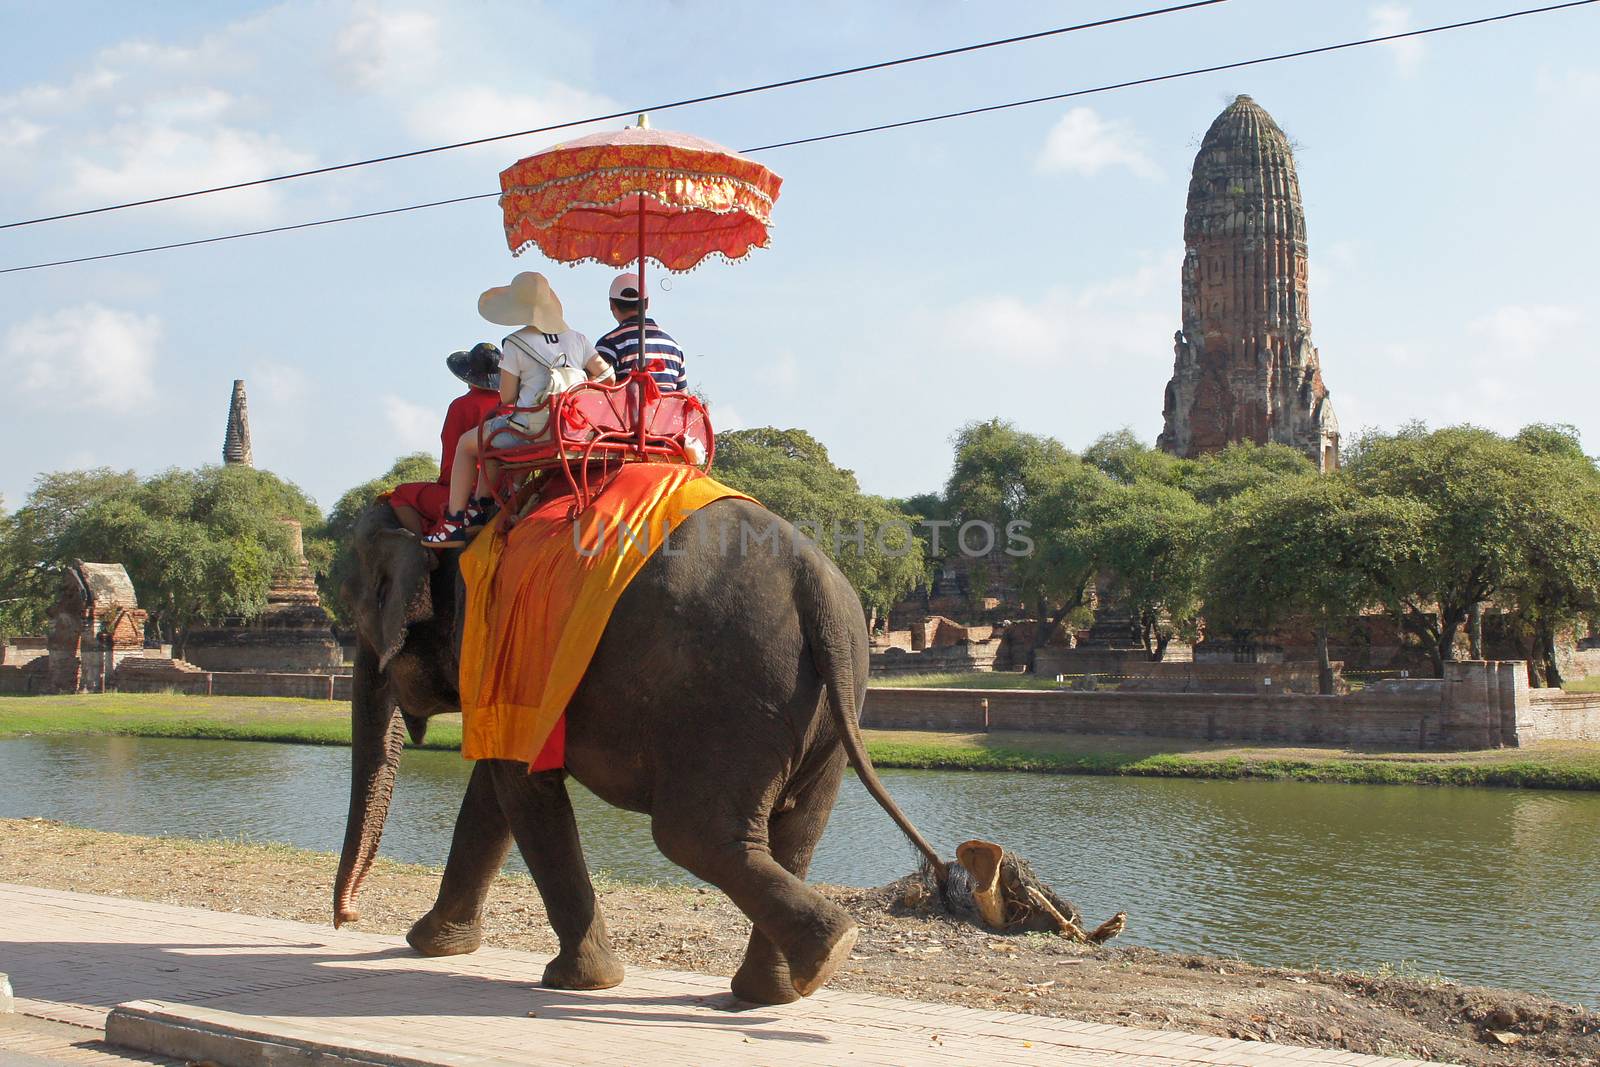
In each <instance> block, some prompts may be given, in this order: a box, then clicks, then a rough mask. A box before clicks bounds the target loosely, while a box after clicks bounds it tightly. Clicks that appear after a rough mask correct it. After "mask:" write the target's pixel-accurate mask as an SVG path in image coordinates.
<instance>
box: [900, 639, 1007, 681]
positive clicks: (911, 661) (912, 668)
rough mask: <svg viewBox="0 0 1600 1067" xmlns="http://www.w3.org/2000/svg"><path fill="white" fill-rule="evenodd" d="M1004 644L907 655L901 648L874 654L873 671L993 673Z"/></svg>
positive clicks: (983, 643) (926, 650)
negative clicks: (996, 659) (996, 658)
mask: <svg viewBox="0 0 1600 1067" xmlns="http://www.w3.org/2000/svg"><path fill="white" fill-rule="evenodd" d="M1001 644H1002V642H1001V640H1000V639H999V638H998V637H996V638H992V639H990V640H988V641H965V642H962V643H961V644H958V645H941V646H939V647H937V648H924V649H921V650H919V651H916V652H907V651H906V650H905V649H902V648H887V649H882V650H877V649H875V650H873V652H872V657H871V665H870V671H871V673H872V674H873V675H883V674H938V673H942V672H948V671H955V672H966V671H992V670H994V661H995V657H996V656H998V655H999V653H1000V647H1001Z"/></svg>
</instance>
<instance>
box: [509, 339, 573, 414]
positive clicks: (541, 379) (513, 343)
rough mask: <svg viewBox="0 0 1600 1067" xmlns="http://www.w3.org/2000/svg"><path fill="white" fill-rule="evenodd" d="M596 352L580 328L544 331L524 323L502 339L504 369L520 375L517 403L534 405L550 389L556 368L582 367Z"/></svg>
mask: <svg viewBox="0 0 1600 1067" xmlns="http://www.w3.org/2000/svg"><path fill="white" fill-rule="evenodd" d="M594 354H595V351H594V346H593V345H591V344H590V343H589V339H588V338H587V337H585V336H584V335H583V334H581V333H579V332H578V331H577V330H566V331H564V332H562V333H541V332H539V331H538V330H536V329H534V328H533V327H532V326H524V327H523V328H522V329H520V330H518V331H517V332H516V333H514V334H512V335H511V336H509V337H507V338H506V339H505V340H504V341H502V342H501V343H500V370H501V372H502V373H506V374H514V375H516V376H517V406H518V407H523V408H526V407H533V406H534V405H535V404H537V403H539V402H540V401H541V400H542V399H543V398H544V395H545V393H546V392H548V391H549V389H550V371H551V370H552V369H553V368H555V367H576V368H577V369H578V370H582V369H583V367H584V364H586V363H588V362H589V360H590V359H592V358H593V357H594Z"/></svg>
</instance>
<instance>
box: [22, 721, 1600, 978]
mask: <svg viewBox="0 0 1600 1067" xmlns="http://www.w3.org/2000/svg"><path fill="white" fill-rule="evenodd" d="M467 771H468V765H467V764H466V763H465V761H463V760H462V759H461V758H460V757H459V756H457V755H455V754H454V753H442V752H411V753H407V756H406V760H405V762H404V764H403V766H402V772H401V777H400V783H399V786H398V788H397V790H396V796H395V803H394V807H393V809H392V811H391V813H390V817H389V822H388V826H387V828H386V830H385V833H384V839H383V853H384V854H385V855H387V856H390V857H392V858H394V859H402V860H411V861H416V862H424V863H441V862H443V860H444V856H445V853H446V851H447V849H448V847H449V840H450V830H451V826H452V824H453V821H454V817H455V811H456V807H457V805H458V803H459V801H460V798H461V793H462V790H463V789H464V787H465V782H466V776H467ZM884 778H885V779H886V780H887V782H888V783H889V787H890V789H891V790H892V792H893V793H894V795H895V796H896V797H897V798H898V799H899V801H900V803H901V805H902V806H903V807H904V808H905V809H906V811H907V812H908V813H909V814H910V815H911V817H912V818H913V819H914V820H915V821H916V822H917V823H918V824H919V825H920V826H921V827H922V829H923V831H924V832H925V833H926V834H927V835H928V837H929V838H930V839H931V840H933V841H934V842H936V843H938V844H939V845H940V847H941V848H943V849H944V850H945V851H946V852H949V851H953V849H954V846H955V845H956V843H957V842H959V841H962V840H965V839H966V838H969V837H987V838H991V839H993V840H997V841H1001V842H1004V843H1005V844H1006V845H1007V846H1008V847H1011V848H1013V849H1015V850H1016V851H1017V852H1019V853H1021V854H1022V855H1024V856H1026V857H1028V858H1029V859H1030V860H1031V861H1032V862H1033V864H1034V866H1035V868H1036V869H1037V870H1038V871H1039V873H1040V874H1041V875H1042V876H1043V877H1044V878H1045V879H1046V880H1047V881H1049V882H1050V883H1052V884H1053V885H1055V886H1056V887H1057V888H1058V889H1060V890H1062V891H1063V892H1065V893H1066V894H1067V895H1069V896H1071V897H1072V898H1073V899H1074V900H1076V901H1077V902H1078V904H1079V905H1080V906H1081V907H1082V908H1083V909H1084V911H1085V912H1086V913H1087V914H1088V915H1089V917H1090V918H1091V919H1094V920H1096V921H1098V920H1099V919H1101V918H1103V917H1105V916H1106V915H1108V914H1110V913H1111V912H1112V911H1115V910H1117V909H1119V908H1126V909H1127V910H1128V911H1129V913H1130V915H1131V926H1130V934H1129V935H1127V936H1128V939H1129V940H1130V941H1134V942H1137V943H1140V944H1146V945H1151V946H1153V947H1156V948H1161V949H1166V950H1171V951H1180V952H1207V953H1219V954H1227V955H1238V956H1242V957H1245V958H1248V959H1254V960H1259V961H1263V962H1281V963H1296V964H1311V963H1319V962H1320V963H1326V964H1330V965H1336V966H1346V967H1349V966H1354V967H1368V968H1370V967H1376V966H1378V965H1380V964H1382V963H1397V962H1399V961H1402V960H1406V961H1410V962H1411V963H1413V964H1414V965H1415V966H1417V967H1420V968H1422V969H1425V970H1437V971H1440V972H1443V973H1444V974H1446V975H1449V976H1450V977H1453V978H1457V979H1460V980H1464V981H1478V982H1489V983H1494V984H1503V985H1511V986H1517V987H1521V988H1528V989H1540V990H1543V991H1546V992H1549V993H1551V994H1553V995H1556V996H1559V997H1562V998H1564V999H1568V1000H1583V1001H1587V1002H1589V1003H1597V1002H1600V932H1597V931H1600V888H1597V884H1596V882H1595V880H1594V878H1593V877H1592V871H1593V870H1594V869H1595V868H1596V866H1597V864H1600V839H1597V837H1596V834H1595V827H1596V825H1600V822H1597V820H1600V796H1596V795H1594V794H1585V793H1546V792H1531V791H1517V790H1473V789H1443V788H1420V787H1417V788H1413V787H1402V786H1349V785H1312V784H1302V783H1267V782H1199V781H1184V780H1170V781H1169V780H1159V779H1117V778H1083V777H1066V776H1062V777H1054V776H1048V775H1022V774H961V773H945V772H928V771H888V772H885V773H884ZM348 782H349V751H348V750H347V749H343V748H320V747H311V746H299V745H275V744H251V743H241V742H210V741H161V740H151V739H136V738H49V739H23V740H14V741H5V742H0V816H23V815H41V816H46V817H49V818H55V819H61V820H63V821H66V822H70V823H74V824H77V825H82V826H90V827H94V828H97V829H104V830H117V831H122V832H126V833H137V834H179V835H186V836H225V837H243V838H246V839H251V840H260V841H282V842H286V843H289V844H293V845H298V846H301V847H304V848H313V849H320V850H324V851H336V850H337V849H338V848H339V845H340V841H341V837H342V834H343V828H344V812H345V806H346V804H347V800H348V788H349V786H348ZM574 794H575V795H574V804H575V806H576V807H577V809H578V821H579V825H580V827H581V828H582V832H583V837H584V845H585V848H586V850H587V853H588V856H589V860H590V863H591V865H592V866H593V867H595V868H596V869H603V870H606V871H609V872H611V873H613V874H615V875H618V876H620V877H624V878H633V879H641V878H642V879H672V880H688V878H687V876H686V875H685V874H684V873H683V872H682V871H680V870H678V868H676V867H673V866H672V865H671V864H669V863H667V862H666V860H664V859H662V857H661V855H660V854H659V853H658V852H656V850H655V847H654V845H653V844H652V842H651V840H650V834H649V830H648V828H647V826H646V824H645V820H644V819H643V817H641V816H638V815H634V814H631V813H628V812H620V811H616V810H615V809H612V808H608V807H606V806H605V805H603V804H601V803H599V802H598V801H597V800H595V798H594V797H592V796H590V795H589V794H588V793H586V792H584V791H582V790H581V789H579V790H574ZM914 864H915V854H914V853H913V851H912V850H911V848H910V846H909V845H907V844H906V843H905V842H904V840H903V839H902V838H901V837H900V836H899V835H898V833H897V832H896V831H895V830H894V827H893V826H892V824H890V822H889V820H888V818H887V817H886V816H885V815H884V814H883V813H882V812H881V811H880V810H879V809H878V808H877V806H876V805H875V804H874V803H873V802H872V800H871V799H870V798H869V797H868V796H867V795H866V793H865V791H864V790H862V789H861V788H860V786H859V785H858V784H857V783H856V782H855V780H854V779H853V778H852V779H850V780H849V781H847V783H846V786H845V789H844V791H843V793H842V795H841V797H840V801H839V804H838V807H837V808H836V810H835V812H834V815H833V819H832V821H831V822H830V824H829V827H828V832H827V834H826V836H825V837H824V838H823V842H822V845H821V847H820V849H819V850H818V855H817V858H816V862H815V864H814V866H813V868H812V878H813V879H814V880H818V881H830V882H840V883H845V884H853V885H877V884H881V883H883V882H887V881H889V880H891V879H893V878H896V877H898V876H900V875H901V874H904V873H905V872H906V871H908V870H910V869H911V868H912V867H913V866H914Z"/></svg>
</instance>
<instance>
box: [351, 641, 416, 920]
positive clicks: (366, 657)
mask: <svg viewBox="0 0 1600 1067" xmlns="http://www.w3.org/2000/svg"><path fill="white" fill-rule="evenodd" d="M352 681H353V682H354V685H353V686H352V692H351V697H352V699H351V704H350V726H351V739H350V740H351V747H350V813H349V815H348V816H347V817H346V819H345V827H344V849H343V850H342V851H341V853H340V855H339V874H338V877H337V878H336V879H335V881H334V886H333V925H334V926H335V927H339V926H341V925H343V924H344V923H347V922H355V921H356V920H357V919H359V918H361V913H360V912H359V911H357V910H356V909H355V906H354V901H355V895H356V891H357V890H359V889H360V888H361V882H362V880H363V879H365V878H366V876H367V871H368V870H370V869H371V868H372V861H373V859H375V858H376V857H377V855H378V840H379V838H381V837H382V836H383V821H384V819H385V818H386V817H387V816H388V814H389V801H390V799H391V798H392V797H393V796H394V780H395V776H396V775H397V774H398V773H399V771H400V753H401V751H402V750H403V749H404V747H405V737H406V724H405V721H404V719H403V718H402V716H401V715H400V714H399V713H398V712H399V709H398V708H396V707H395V705H394V703H393V702H392V701H391V700H390V699H389V696H388V693H387V691H386V690H385V687H383V686H382V685H381V684H380V682H379V671H378V667H377V654H376V653H374V652H372V651H371V650H369V649H367V648H365V647H363V648H362V649H361V651H360V652H358V653H357V656H356V669H355V677H354V678H353V679H352Z"/></svg>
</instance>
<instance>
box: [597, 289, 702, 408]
mask: <svg viewBox="0 0 1600 1067" xmlns="http://www.w3.org/2000/svg"><path fill="white" fill-rule="evenodd" d="M649 306H650V301H649V300H646V301H645V307H646V308H647V309H648V308H649ZM611 314H612V315H613V316H615V317H616V320H617V328H616V329H614V330H612V331H611V332H610V333H608V334H606V335H605V336H604V337H602V338H600V340H598V341H596V342H595V346H594V347H595V351H597V352H599V353H600V356H601V358H602V359H604V360H605V361H606V362H607V363H609V364H611V369H612V370H614V371H616V374H617V381H619V382H620V381H621V380H622V379H624V378H626V377H627V376H628V375H629V373H631V372H632V371H634V370H637V369H639V276H638V275H637V274H619V275H617V277H616V279H615V280H614V281H613V282H612V283H611ZM644 359H645V363H644V368H645V369H646V370H648V371H649V372H650V377H652V378H654V379H655V380H656V385H658V386H659V387H660V388H661V391H662V392H663V393H677V392H682V391H683V390H684V389H687V388H688V387H689V385H688V380H687V379H686V378H685V377H684V373H683V349H681V348H679V347H678V342H676V341H674V340H673V339H672V335H671V334H669V333H668V332H667V331H666V330H663V329H662V328H661V327H659V326H657V325H656V320H655V319H652V318H650V317H649V316H648V315H646V317H645V320H644Z"/></svg>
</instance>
